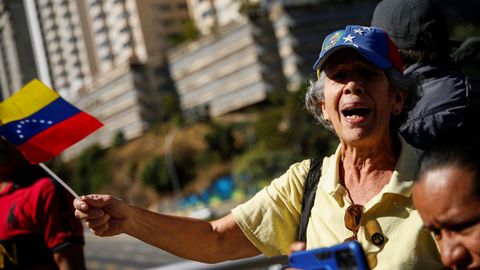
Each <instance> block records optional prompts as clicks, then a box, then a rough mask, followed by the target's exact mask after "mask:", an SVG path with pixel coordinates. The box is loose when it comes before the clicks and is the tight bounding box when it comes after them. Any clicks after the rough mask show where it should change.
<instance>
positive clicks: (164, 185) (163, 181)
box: [141, 156, 172, 191]
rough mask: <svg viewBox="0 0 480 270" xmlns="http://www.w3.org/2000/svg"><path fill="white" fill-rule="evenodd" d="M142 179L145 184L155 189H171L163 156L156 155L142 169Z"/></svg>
mask: <svg viewBox="0 0 480 270" xmlns="http://www.w3.org/2000/svg"><path fill="white" fill-rule="evenodd" d="M141 178H142V181H143V183H144V184H145V185H147V186H151V187H153V188H155V190H157V191H162V190H168V189H171V187H172V185H171V183H170V180H169V177H168V168H167V164H166V161H165V159H164V158H163V157H159V156H156V157H154V158H152V159H150V161H148V163H147V165H145V167H144V168H143V170H142V173H141Z"/></svg>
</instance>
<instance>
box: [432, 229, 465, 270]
mask: <svg viewBox="0 0 480 270" xmlns="http://www.w3.org/2000/svg"><path fill="white" fill-rule="evenodd" d="M442 238H443V239H442V240H441V241H440V243H439V244H440V252H441V258H442V262H443V264H444V265H445V266H448V267H451V268H454V269H458V268H460V269H462V268H464V267H465V266H467V265H468V264H469V263H470V261H471V258H470V256H469V253H468V250H467V249H466V248H465V247H464V246H463V245H462V244H461V243H460V242H458V241H457V240H456V239H455V237H452V236H449V237H442Z"/></svg>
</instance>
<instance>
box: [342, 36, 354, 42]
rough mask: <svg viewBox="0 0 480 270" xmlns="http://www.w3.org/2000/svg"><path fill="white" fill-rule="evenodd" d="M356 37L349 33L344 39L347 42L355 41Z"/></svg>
mask: <svg viewBox="0 0 480 270" xmlns="http://www.w3.org/2000/svg"><path fill="white" fill-rule="evenodd" d="M354 38H355V37H354V36H352V35H350V34H348V36H346V37H344V38H343V40H344V42H345V43H347V42H353V39H354Z"/></svg>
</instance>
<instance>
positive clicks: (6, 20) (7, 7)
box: [0, 1, 38, 100]
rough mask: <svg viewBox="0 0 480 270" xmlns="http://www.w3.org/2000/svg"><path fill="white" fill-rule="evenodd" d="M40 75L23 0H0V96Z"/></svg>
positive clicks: (10, 92) (4, 95) (7, 95)
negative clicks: (36, 65)
mask: <svg viewBox="0 0 480 270" xmlns="http://www.w3.org/2000/svg"><path fill="white" fill-rule="evenodd" d="M37 76H38V74H37V69H36V67H35V59H34V52H33V47H32V42H31V39H30V35H29V29H28V24H27V19H26V13H25V7H24V4H23V1H0V100H3V99H5V98H8V97H9V96H10V95H11V94H12V93H13V92H15V91H16V90H18V89H19V88H21V87H22V86H23V85H25V84H26V83H28V82H29V81H30V80H31V79H33V78H35V77H37Z"/></svg>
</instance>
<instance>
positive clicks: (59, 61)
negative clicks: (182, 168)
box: [0, 0, 190, 156]
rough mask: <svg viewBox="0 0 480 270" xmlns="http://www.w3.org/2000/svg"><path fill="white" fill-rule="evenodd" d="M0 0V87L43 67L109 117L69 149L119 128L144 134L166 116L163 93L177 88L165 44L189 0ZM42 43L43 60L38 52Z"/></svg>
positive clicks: (69, 95)
mask: <svg viewBox="0 0 480 270" xmlns="http://www.w3.org/2000/svg"><path fill="white" fill-rule="evenodd" d="M0 3H1V4H2V6H1V7H2V11H1V13H0V17H1V18H2V19H1V21H0V25H1V27H2V30H3V31H2V32H1V33H0V35H1V36H2V40H0V44H1V48H0V49H1V54H2V55H1V56H0V61H1V63H0V64H1V67H0V83H1V86H2V92H5V93H4V94H2V95H3V96H6V95H8V93H11V92H13V91H15V90H16V89H18V88H20V87H21V86H22V85H24V84H25V83H26V82H28V81H29V80H31V79H32V78H34V77H39V76H38V72H37V73H35V72H34V71H35V68H34V67H39V69H37V70H41V71H43V72H44V73H45V72H46V73H47V74H48V75H50V76H48V77H49V78H48V80H49V81H48V82H47V84H49V85H50V86H52V88H54V89H55V90H56V91H58V92H59V93H60V94H61V95H62V96H63V97H64V98H66V99H67V100H69V101H71V102H72V103H74V104H75V105H77V106H78V107H80V108H81V109H83V110H85V111H87V112H89V113H91V114H93V115H94V116H96V117H97V118H99V119H100V120H101V121H102V122H104V124H105V127H104V128H102V129H100V130H99V131H98V132H96V133H95V134H93V135H92V136H89V137H88V138H86V139H85V140H84V141H82V142H81V143H79V144H77V145H75V146H74V147H72V148H71V149H69V150H68V151H67V153H66V156H68V155H75V154H76V153H78V152H79V151H80V150H81V149H82V148H84V147H86V146H88V145H90V144H92V143H96V142H98V143H100V144H101V145H103V146H108V145H109V144H110V142H111V139H112V137H113V136H114V135H115V134H116V133H117V132H123V133H124V135H125V137H126V138H127V139H130V138H134V137H136V136H139V135H141V134H142V133H143V132H144V131H145V129H147V128H148V127H149V126H150V125H151V124H152V123H153V122H155V121H157V119H159V117H162V113H163V112H162V108H161V106H159V104H160V103H161V101H162V95H163V93H164V92H165V93H171V92H172V91H173V83H172V81H171V79H170V75H169V72H168V67H167V62H166V56H165V51H166V49H168V48H171V47H172V46H173V45H174V44H175V42H178V40H179V37H181V36H182V33H181V31H182V27H183V26H184V25H185V22H186V21H187V20H189V18H190V17H189V13H188V7H187V4H186V0H36V1H31V0H25V1H18V0H3V1H0ZM23 3H25V4H26V5H27V4H28V5H30V6H29V7H28V6H27V7H24V6H23ZM28 11H29V12H28ZM27 22H33V23H31V24H30V25H29V26H30V27H27ZM32 25H34V26H35V25H36V30H35V29H33V27H32ZM32 29H33V30H32ZM33 34H35V36H36V37H37V39H35V40H33V41H34V42H33V43H32V40H29V38H30V37H32V36H33ZM35 41H36V43H35ZM32 44H36V45H39V46H35V45H34V46H33V48H32ZM38 48H40V49H38ZM41 50H43V51H42V54H44V55H45V59H46V60H45V62H44V65H43V66H42V65H39V63H38V62H39V61H38V59H37V58H39V57H38V52H39V51H41ZM18 55H21V57H18ZM35 60H37V61H36V62H35ZM28 61H30V62H29V63H27V62H28ZM27 69H28V70H27ZM32 70H33V71H32ZM50 78H51V80H50ZM4 89H9V90H8V91H10V92H6V91H7V90H4Z"/></svg>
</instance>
